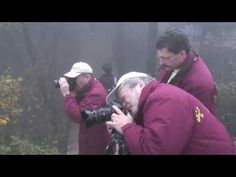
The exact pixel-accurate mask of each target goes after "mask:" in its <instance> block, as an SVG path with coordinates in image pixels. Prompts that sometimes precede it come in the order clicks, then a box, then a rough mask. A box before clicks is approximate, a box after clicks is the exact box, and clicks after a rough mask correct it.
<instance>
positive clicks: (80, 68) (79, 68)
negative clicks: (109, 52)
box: [64, 62, 93, 78]
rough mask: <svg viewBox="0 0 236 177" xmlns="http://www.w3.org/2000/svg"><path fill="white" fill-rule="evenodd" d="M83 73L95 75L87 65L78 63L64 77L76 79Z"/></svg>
mask: <svg viewBox="0 0 236 177" xmlns="http://www.w3.org/2000/svg"><path fill="white" fill-rule="evenodd" d="M81 73H93V69H92V68H91V66H89V64H87V63H84V62H78V63H75V64H73V66H72V68H71V70H70V71H69V72H68V73H66V74H64V76H66V77H69V78H75V77H77V76H79V75H80V74H81Z"/></svg>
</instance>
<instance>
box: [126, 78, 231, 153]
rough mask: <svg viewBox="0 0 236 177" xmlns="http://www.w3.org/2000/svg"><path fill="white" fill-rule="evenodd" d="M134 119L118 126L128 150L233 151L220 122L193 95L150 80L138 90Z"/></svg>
mask: <svg viewBox="0 0 236 177" xmlns="http://www.w3.org/2000/svg"><path fill="white" fill-rule="evenodd" d="M138 109H139V111H138V114H137V117H136V118H135V123H129V124H126V125H125V126H123V127H122V130H123V133H124V138H125V141H126V143H127V145H128V148H129V151H130V152H131V154H233V153H234V151H235V149H234V144H233V141H232V139H231V137H230V135H229V134H228V132H227V130H226V128H225V127H224V126H223V124H222V123H221V122H220V121H219V120H218V119H216V118H215V117H214V116H213V114H211V113H210V112H209V111H208V109H207V108H206V107H205V106H204V105H203V104H202V103H201V102H200V101H199V100H197V99H196V98H195V97H193V96H192V95H190V94H189V93H187V92H185V91H183V90H182V89H179V88H177V87H175V86H172V85H169V84H164V83H160V82H159V81H152V82H151V83H149V84H148V85H147V86H145V87H144V88H143V90H142V93H141V96H140V99H139V105H138Z"/></svg>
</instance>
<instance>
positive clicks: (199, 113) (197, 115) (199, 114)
mask: <svg viewBox="0 0 236 177" xmlns="http://www.w3.org/2000/svg"><path fill="white" fill-rule="evenodd" d="M195 117H196V119H197V121H198V122H201V121H202V119H203V118H204V115H203V113H201V111H200V109H199V108H198V107H196V109H195Z"/></svg>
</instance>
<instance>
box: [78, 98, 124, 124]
mask: <svg viewBox="0 0 236 177" xmlns="http://www.w3.org/2000/svg"><path fill="white" fill-rule="evenodd" d="M112 105H116V106H117V107H118V108H119V109H121V111H122V112H124V113H125V114H126V113H127V112H126V110H125V109H124V108H123V106H122V105H121V103H119V102H118V101H113V102H112V103H111V104H110V105H108V106H106V107H102V108H98V109H94V110H84V111H82V112H81V117H82V119H83V120H84V121H85V122H86V126H87V127H92V126H93V125H95V124H100V123H103V122H106V121H109V120H111V115H112V113H115V110H114V109H113V108H112Z"/></svg>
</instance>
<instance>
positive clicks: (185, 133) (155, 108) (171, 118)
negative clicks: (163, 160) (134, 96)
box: [122, 98, 193, 154]
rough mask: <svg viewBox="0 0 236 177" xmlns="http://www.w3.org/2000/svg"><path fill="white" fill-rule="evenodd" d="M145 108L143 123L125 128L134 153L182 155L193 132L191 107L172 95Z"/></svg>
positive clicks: (129, 144)
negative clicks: (189, 108) (185, 105)
mask: <svg viewBox="0 0 236 177" xmlns="http://www.w3.org/2000/svg"><path fill="white" fill-rule="evenodd" d="M143 109H144V117H143V119H144V125H143V126H140V125H137V124H135V123H131V124H126V125H125V126H123V127H122V130H123V133H124V138H125V141H126V143H127V145H128V148H129V150H130V152H131V154H181V152H183V150H184V147H185V146H186V144H187V143H188V139H189V137H190V136H191V133H192V127H193V120H192V114H189V112H188V111H189V110H188V109H187V108H185V107H184V106H183V104H182V103H181V102H179V101H178V100H176V101H175V100H172V99H169V98H163V99H162V98H161V99H160V98H158V100H157V99H153V100H150V101H148V103H146V104H145V105H144V108H143ZM186 109H187V110H186Z"/></svg>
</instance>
